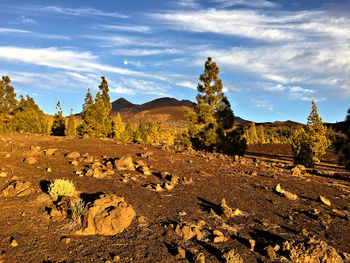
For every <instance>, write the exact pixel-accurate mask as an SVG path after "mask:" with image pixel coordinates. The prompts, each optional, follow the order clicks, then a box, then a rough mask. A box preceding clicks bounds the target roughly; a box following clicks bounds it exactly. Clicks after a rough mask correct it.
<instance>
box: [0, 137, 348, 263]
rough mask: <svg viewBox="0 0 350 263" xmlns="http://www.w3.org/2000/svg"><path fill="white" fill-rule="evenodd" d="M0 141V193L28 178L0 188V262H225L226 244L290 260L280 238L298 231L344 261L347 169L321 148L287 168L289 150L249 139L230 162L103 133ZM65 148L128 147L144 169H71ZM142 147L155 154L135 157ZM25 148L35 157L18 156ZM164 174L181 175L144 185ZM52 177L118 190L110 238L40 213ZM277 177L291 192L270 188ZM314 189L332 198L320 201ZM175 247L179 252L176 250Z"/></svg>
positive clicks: (112, 151)
mask: <svg viewBox="0 0 350 263" xmlns="http://www.w3.org/2000/svg"><path fill="white" fill-rule="evenodd" d="M0 139H1V140H0V169H1V171H0V174H2V175H1V176H0V191H2V190H3V189H5V188H6V186H8V185H9V184H10V183H11V182H13V181H16V182H19V181H20V182H30V188H29V190H30V193H28V194H23V196H21V195H20V196H15V197H8V196H7V197H6V196H4V195H3V194H2V195H1V194H0V262H113V260H114V261H115V262H116V261H117V260H119V261H118V262H204V261H200V259H199V258H200V257H198V255H199V254H200V253H203V254H201V255H203V256H204V257H205V262H226V260H227V259H225V253H226V252H227V251H230V250H232V249H234V251H235V253H238V254H240V256H241V258H242V259H243V261H244V262H292V261H288V259H287V258H288V255H287V254H286V253H287V252H286V251H284V250H283V249H282V247H283V244H284V243H285V242H286V241H293V240H294V241H300V240H303V239H305V238H306V237H312V238H314V239H317V240H322V241H324V242H326V243H327V244H328V245H329V246H332V247H334V248H335V250H336V251H337V253H339V255H341V256H342V257H343V260H344V262H346V260H347V259H346V257H348V256H349V255H348V254H347V253H350V227H349V226H350V224H349V219H350V202H349V199H350V174H349V172H347V171H345V170H343V169H342V168H341V167H339V166H337V165H336V161H335V157H334V155H328V156H326V159H324V160H323V163H321V165H319V166H317V167H316V168H315V169H308V170H306V171H303V172H302V173H299V174H295V175H292V170H291V169H292V168H293V165H292V162H291V155H290V152H289V149H288V147H287V148H286V146H281V145H262V146H254V147H250V149H249V150H248V154H247V155H246V156H245V157H244V158H240V160H236V161H235V160H234V158H232V157H227V156H221V155H213V154H205V153H198V152H192V151H186V152H182V151H177V150H175V149H170V150H169V149H162V148H161V147H155V146H154V147H152V146H144V145H138V144H118V143H116V142H114V141H110V140H104V141H102V140H98V139H78V138H59V137H49V136H35V135H25V134H18V135H2V136H0ZM37 146H38V147H37ZM52 148H56V149H57V151H56V152H55V154H54V155H45V154H44V153H43V151H44V150H46V149H52ZM146 148H147V149H146ZM73 151H77V152H79V153H80V154H84V153H88V154H89V156H93V158H94V160H96V159H98V160H100V161H101V162H102V161H103V160H107V159H109V160H112V161H113V160H117V159H119V158H120V157H122V156H125V155H128V154H129V155H131V157H132V159H133V161H139V160H143V161H144V162H146V163H147V165H148V166H149V167H150V171H151V172H152V174H151V175H147V176H144V175H142V174H141V173H140V172H139V171H137V170H135V171H131V172H125V171H118V170H116V169H114V174H111V175H108V176H106V177H104V178H94V177H89V176H83V177H80V176H78V175H76V174H75V171H77V170H82V169H84V167H85V166H86V165H87V163H86V162H85V161H84V160H82V159H81V160H79V159H77V161H78V166H77V167H75V166H74V165H72V164H70V160H69V159H67V158H66V157H65V155H66V154H67V153H70V152H73ZM145 152H152V153H153V154H148V155H150V156H147V154H146V156H145V157H141V156H140V154H141V153H145ZM29 156H33V157H35V159H36V160H37V162H36V163H34V164H29V163H26V162H23V159H24V158H26V157H29ZM146 157H147V158H146ZM47 168H50V169H51V170H52V171H51V172H48V171H47ZM162 172H168V173H169V174H171V175H176V176H178V177H179V178H180V179H181V182H182V183H179V184H177V185H176V186H175V187H174V189H172V190H165V189H163V190H162V191H155V190H154V189H150V188H151V187H152V186H155V185H157V184H160V185H162V183H164V178H163V177H162V175H161V173H162ZM296 173H297V172H296ZM141 175H142V176H141ZM56 178H64V179H69V180H71V181H72V182H73V183H74V185H75V187H76V189H77V191H79V192H80V193H82V196H89V195H87V194H96V193H100V192H103V193H107V194H112V193H115V194H116V195H117V196H123V197H124V198H125V201H126V202H127V203H128V204H130V205H132V207H133V208H134V210H135V211H136V215H137V216H136V218H135V219H134V220H133V222H132V224H131V225H130V226H129V227H128V228H126V229H125V230H124V231H123V232H122V233H120V234H117V235H114V236H101V235H91V236H80V235H75V234H74V231H72V229H71V228H70V227H69V225H70V219H62V220H55V218H50V216H49V215H48V212H47V208H46V207H48V206H50V205H52V200H50V198H47V197H48V196H46V194H45V193H44V192H45V190H46V189H45V185H46V184H47V182H48V181H52V180H54V179H56ZM191 179H192V182H191ZM277 184H280V186H281V187H282V188H283V189H285V190H286V191H289V192H291V193H293V194H296V195H297V196H298V198H297V199H296V200H290V199H288V198H286V197H285V196H283V195H281V194H278V193H277V192H275V191H274V189H275V187H276V185H277ZM90 196H92V195H90ZM319 196H323V197H326V198H327V199H328V200H329V201H330V203H331V205H330V206H328V205H326V204H323V203H322V202H321V201H319ZM223 198H225V200H226V204H227V206H228V207H230V208H232V211H234V215H233V216H230V217H228V218H227V217H225V216H224V215H223V214H222V213H221V212H222V209H221V208H222V207H221V206H220V204H221V201H222V199H223ZM236 209H239V210H236ZM186 223H187V224H188V225H190V224H192V228H193V229H197V230H198V229H199V231H200V234H201V237H198V236H194V237H192V238H190V239H188V240H186V239H185V238H184V236H181V235H179V233H178V232H179V231H175V230H176V227H177V226H179V227H180V228H181V227H183V226H184V225H186ZM215 230H218V231H220V232H221V233H222V234H223V236H224V237H221V238H219V239H216V240H215V241H221V242H214V238H215V237H220V234H218V232H215V233H214V231H215ZM13 240H15V241H16V242H17V244H18V245H17V246H16V242H14V241H13ZM269 247H270V248H269ZM272 248H273V249H272ZM181 249H183V250H184V251H185V259H181V256H179V255H178V254H179V250H180V251H182V250H181ZM271 249H272V250H273V251H271ZM180 254H181V253H180ZM202 259H203V257H202ZM196 260H197V261H196ZM227 262H229V261H227ZM230 262H240V261H230ZM300 262H302V261H300ZM310 262H311V261H310ZM312 262H318V261H312ZM327 262H338V261H327Z"/></svg>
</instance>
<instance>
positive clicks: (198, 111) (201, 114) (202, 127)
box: [187, 57, 237, 151]
mask: <svg viewBox="0 0 350 263" xmlns="http://www.w3.org/2000/svg"><path fill="white" fill-rule="evenodd" d="M219 73H220V71H219V68H218V66H217V65H216V63H215V62H212V59H211V58H210V57H209V58H208V59H207V61H206V62H205V66H204V73H203V74H201V75H200V77H199V80H200V82H201V83H198V86H197V90H198V92H199V93H198V95H197V97H196V100H197V104H195V106H194V112H187V118H188V120H189V130H188V133H189V136H190V138H191V141H192V144H193V146H194V147H196V148H200V149H206V150H209V151H211V150H214V149H217V150H223V151H232V150H233V149H232V147H234V144H233V141H232V139H233V137H235V136H236V135H237V134H235V136H233V134H230V135H229V133H230V132H231V129H232V127H233V124H234V115H233V112H232V110H231V106H230V103H229V101H228V99H227V97H226V96H224V94H223V92H222V88H223V85H222V81H221V79H219V78H218V75H219ZM235 139H237V138H236V137H235Z"/></svg>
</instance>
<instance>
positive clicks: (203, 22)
mask: <svg viewBox="0 0 350 263" xmlns="http://www.w3.org/2000/svg"><path fill="white" fill-rule="evenodd" d="M152 17H153V18H156V19H161V20H165V21H168V23H169V26H170V27H172V28H174V29H177V30H187V31H191V32H199V33H206V32H210V33H216V34H223V35H233V36H240V37H246V38H253V39H260V40H264V41H276V40H290V41H295V40H297V39H300V38H301V35H299V34H297V33H296V32H294V31H293V30H289V29H290V27H288V26H285V25H284V23H286V21H288V20H291V17H290V16H278V17H275V16H268V15H265V14H261V13H259V12H257V11H253V10H239V9H238V10H216V9H209V10H200V11H184V12H175V13H166V14H153V15H152ZM298 19H300V15H299V16H296V17H294V20H298Z"/></svg>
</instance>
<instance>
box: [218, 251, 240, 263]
mask: <svg viewBox="0 0 350 263" xmlns="http://www.w3.org/2000/svg"><path fill="white" fill-rule="evenodd" d="M222 257H223V258H224V259H225V262H226V263H243V258H242V257H241V256H240V255H239V254H238V253H237V252H236V251H235V250H234V249H231V250H230V251H228V252H227V253H225V254H223V255H222Z"/></svg>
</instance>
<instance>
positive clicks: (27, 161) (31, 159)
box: [23, 157, 36, 164]
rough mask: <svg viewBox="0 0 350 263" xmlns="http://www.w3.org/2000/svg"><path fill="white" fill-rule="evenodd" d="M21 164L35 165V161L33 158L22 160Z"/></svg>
mask: <svg viewBox="0 0 350 263" xmlns="http://www.w3.org/2000/svg"><path fill="white" fill-rule="evenodd" d="M23 162H25V163H27V164H35V163H36V159H35V158H34V157H27V158H24V159H23Z"/></svg>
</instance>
